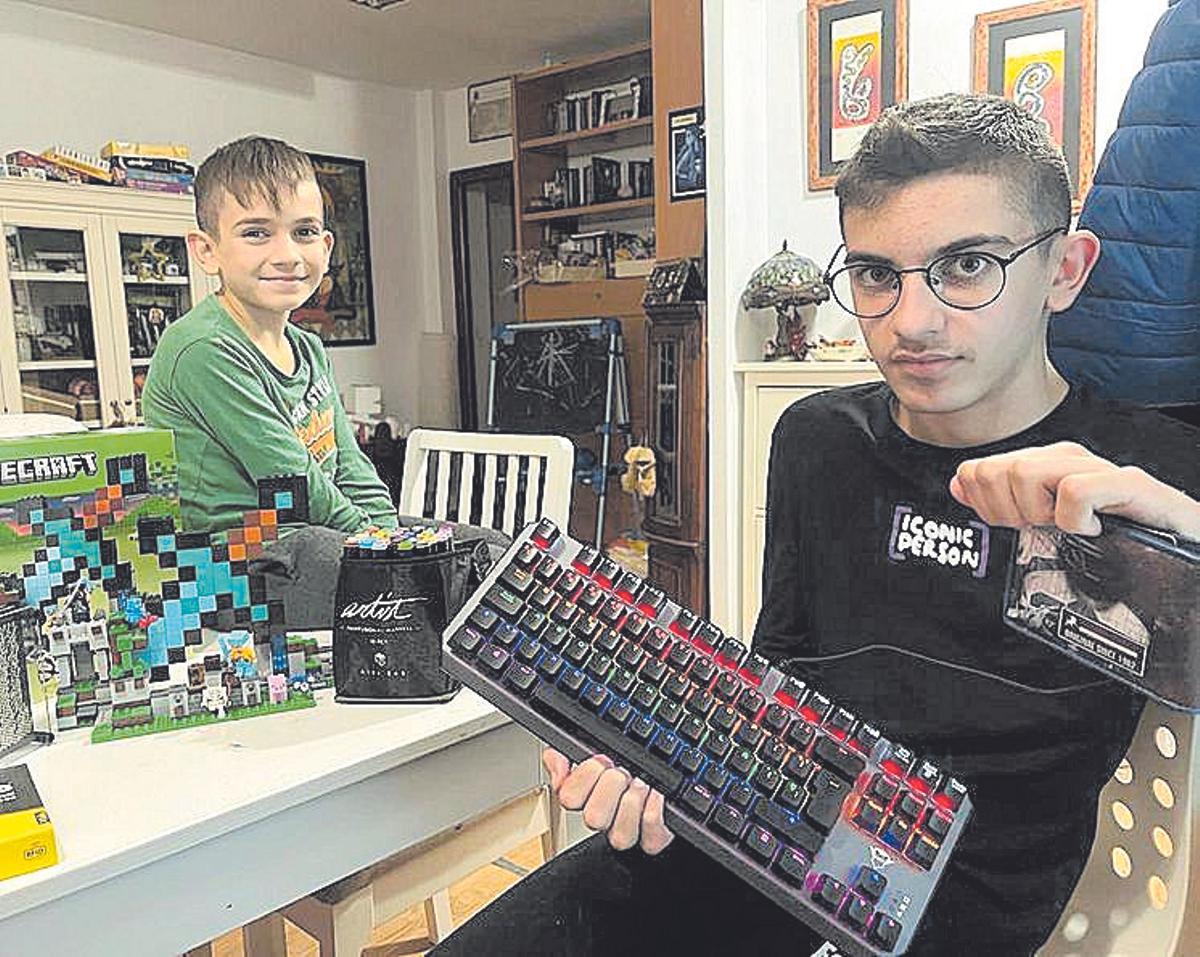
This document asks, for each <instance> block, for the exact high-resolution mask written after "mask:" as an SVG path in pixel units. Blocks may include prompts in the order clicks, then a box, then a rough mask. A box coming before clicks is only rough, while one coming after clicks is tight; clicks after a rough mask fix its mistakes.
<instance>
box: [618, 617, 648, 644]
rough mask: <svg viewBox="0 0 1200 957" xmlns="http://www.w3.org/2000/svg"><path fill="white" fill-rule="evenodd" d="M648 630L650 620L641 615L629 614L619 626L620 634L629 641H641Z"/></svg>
mask: <svg viewBox="0 0 1200 957" xmlns="http://www.w3.org/2000/svg"><path fill="white" fill-rule="evenodd" d="M649 631H650V622H649V621H648V620H647V619H645V618H643V617H642V616H641V615H630V616H629V617H628V618H626V619H625V624H623V625H622V626H621V634H623V635H624V636H625V637H626V638H628V639H629V640H630V641H641V640H642V639H643V638H645V637H646V634H647V633H648V632H649Z"/></svg>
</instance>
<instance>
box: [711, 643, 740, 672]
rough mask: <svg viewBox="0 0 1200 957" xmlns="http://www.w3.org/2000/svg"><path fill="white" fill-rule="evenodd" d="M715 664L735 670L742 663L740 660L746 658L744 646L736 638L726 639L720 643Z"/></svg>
mask: <svg viewBox="0 0 1200 957" xmlns="http://www.w3.org/2000/svg"><path fill="white" fill-rule="evenodd" d="M716 657H717V664H719V665H723V666H724V667H726V668H736V667H737V666H738V665H740V664H741V663H742V659H743V658H745V657H746V646H745V645H743V644H742V643H741V642H740V641H738V640H737V639H736V638H726V639H725V640H724V641H723V642H721V647H720V650H718V651H717V655H716Z"/></svg>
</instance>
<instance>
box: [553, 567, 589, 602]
mask: <svg viewBox="0 0 1200 957" xmlns="http://www.w3.org/2000/svg"><path fill="white" fill-rule="evenodd" d="M581 581H582V579H581V578H580V577H579V575H578V573H576V572H573V571H571V569H569V568H568V569H567V570H566V571H564V572H563V573H562V574H561V575H559V576H558V581H557V582H555V583H554V590H555V591H557V592H558V593H559V594H560V595H562V596H563V597H564V598H571V599H573V598H574V597H575V594H576V593H577V592H578V591H579V585H580V583H581Z"/></svg>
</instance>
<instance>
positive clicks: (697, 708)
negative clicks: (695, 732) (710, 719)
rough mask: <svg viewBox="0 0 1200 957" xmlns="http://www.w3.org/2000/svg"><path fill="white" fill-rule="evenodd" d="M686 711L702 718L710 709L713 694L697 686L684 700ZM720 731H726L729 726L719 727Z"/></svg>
mask: <svg viewBox="0 0 1200 957" xmlns="http://www.w3.org/2000/svg"><path fill="white" fill-rule="evenodd" d="M686 706H687V709H688V711H690V712H691V713H692V714H694V715H696V716H697V717H698V718H703V717H706V716H707V715H708V712H709V711H710V710H712V706H713V696H712V695H711V694H709V693H708V692H707V691H705V690H704V689H703V688H697V689H696V690H695V691H693V692H692V693H691V694H690V695H688V699H687V702H686ZM721 730H722V731H728V730H729V728H727V727H726V728H721Z"/></svg>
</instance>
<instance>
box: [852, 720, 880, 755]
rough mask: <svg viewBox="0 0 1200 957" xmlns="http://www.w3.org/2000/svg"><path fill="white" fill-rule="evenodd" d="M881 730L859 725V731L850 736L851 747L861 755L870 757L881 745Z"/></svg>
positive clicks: (867, 725)
mask: <svg viewBox="0 0 1200 957" xmlns="http://www.w3.org/2000/svg"><path fill="white" fill-rule="evenodd" d="M879 738H880V735H879V729H878V728H875V727H872V726H871V725H869V724H862V725H859V728H858V730H857V731H855V732H854V734H852V735H851V736H850V747H852V748H854V750H855V751H858V752H860V753H861V754H865V755H868V756H869V755H870V754H871V752H873V751H874V750H875V745H877V744H878V743H879Z"/></svg>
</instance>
